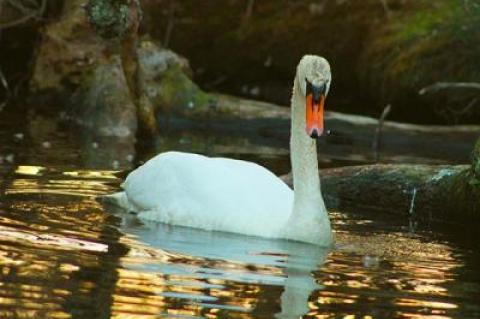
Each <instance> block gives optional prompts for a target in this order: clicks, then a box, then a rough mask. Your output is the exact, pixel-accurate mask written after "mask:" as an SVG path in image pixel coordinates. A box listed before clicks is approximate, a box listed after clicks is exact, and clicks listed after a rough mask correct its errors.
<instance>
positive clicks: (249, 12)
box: [243, 0, 255, 21]
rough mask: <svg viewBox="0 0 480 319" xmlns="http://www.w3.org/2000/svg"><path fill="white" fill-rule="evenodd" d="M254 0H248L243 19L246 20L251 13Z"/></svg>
mask: <svg viewBox="0 0 480 319" xmlns="http://www.w3.org/2000/svg"><path fill="white" fill-rule="evenodd" d="M254 4H255V0H248V4H247V9H246V10H245V15H244V16H243V19H244V21H248V20H249V19H250V18H251V17H252V14H253V5H254Z"/></svg>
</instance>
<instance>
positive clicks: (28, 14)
mask: <svg viewBox="0 0 480 319" xmlns="http://www.w3.org/2000/svg"><path fill="white" fill-rule="evenodd" d="M9 3H10V4H11V5H12V2H10V1H9ZM12 6H14V7H15V8H16V9H18V10H20V11H22V13H25V15H24V16H23V17H21V18H19V19H17V20H13V21H10V22H7V23H4V24H0V29H8V28H12V27H15V26H18V25H21V24H24V23H25V22H27V21H28V20H30V19H32V18H40V17H41V16H42V15H43V13H44V12H45V9H46V7H47V0H42V3H41V5H40V7H39V8H38V10H28V9H26V8H25V7H23V6H21V5H20V4H18V3H15V5H12ZM20 8H23V9H20Z"/></svg>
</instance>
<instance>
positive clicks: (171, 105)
mask: <svg viewBox="0 0 480 319" xmlns="http://www.w3.org/2000/svg"><path fill="white" fill-rule="evenodd" d="M159 90H160V97H159V104H160V106H161V109H163V110H164V111H168V110H173V111H174V112H175V111H177V110H179V111H180V112H189V113H195V110H200V109H202V108H205V107H208V105H209V101H210V96H209V95H208V94H207V93H205V92H203V91H202V90H200V88H199V87H198V86H197V85H196V84H195V83H193V82H192V81H191V80H190V78H189V77H188V76H187V75H186V74H185V73H184V72H183V70H182V68H181V66H179V65H171V66H170V67H169V68H168V69H167V70H166V71H165V73H164V74H163V76H162V79H161V81H160V88H159Z"/></svg>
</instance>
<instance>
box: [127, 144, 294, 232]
mask: <svg viewBox="0 0 480 319" xmlns="http://www.w3.org/2000/svg"><path fill="white" fill-rule="evenodd" d="M124 187H125V191H126V194H127V196H128V199H129V200H130V201H131V202H132V204H133V205H134V206H136V207H139V210H140V211H149V213H148V214H144V215H143V217H145V218H148V219H155V220H159V221H162V222H167V223H172V224H178V225H185V226H192V227H198V228H204V229H216V230H226V231H235V232H245V229H242V230H241V231H240V230H238V229H230V228H232V227H233V228H235V227H237V228H242V227H247V225H249V226H248V227H251V225H252V220H253V221H255V222H257V223H258V224H260V225H261V224H264V225H265V224H266V226H263V230H265V231H268V230H267V228H268V225H269V224H270V225H271V227H273V226H275V225H276V224H277V223H278V224H281V223H283V225H284V223H285V222H286V220H287V218H288V216H289V215H290V212H291V207H292V204H293V192H292V191H291V189H290V188H289V187H288V186H287V185H286V184H285V183H284V182H283V181H281V180H280V179H279V178H278V177H276V176H275V175H274V174H273V173H271V172H270V171H268V170H267V169H265V168H264V167H262V166H260V165H257V164H254V163H251V162H246V161H239V160H232V159H225V158H208V157H205V156H201V155H197V154H189V153H178V152H168V153H162V154H160V155H158V156H156V157H155V158H153V159H151V160H150V161H148V162H147V163H145V164H144V165H143V166H141V167H139V168H138V169H137V170H135V171H133V172H132V173H131V174H130V175H129V176H128V177H127V180H126V181H125V185H124ZM155 212H157V213H155ZM232 225H237V226H232ZM258 228H259V230H258V231H261V227H260V226H259V227H258ZM257 235H258V234H257ZM260 235H261V234H260ZM266 235H267V234H265V235H264V236H266Z"/></svg>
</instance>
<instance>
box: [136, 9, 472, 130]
mask: <svg viewBox="0 0 480 319" xmlns="http://www.w3.org/2000/svg"><path fill="white" fill-rule="evenodd" d="M382 2H383V3H385V4H386V6H383V5H382ZM144 3H145V6H146V8H147V9H146V21H147V23H146V27H147V28H148V30H149V31H150V33H151V34H152V35H153V36H154V37H155V38H157V39H158V40H160V41H165V40H168V44H169V46H170V47H171V48H172V49H173V50H175V51H177V52H179V53H180V54H183V55H185V56H187V57H188V58H189V60H190V61H191V63H192V65H193V68H194V70H195V76H196V78H197V81H198V83H200V85H201V86H202V87H204V88H206V89H209V90H212V89H214V90H219V91H223V92H228V93H230V94H234V95H243V96H247V97H251V98H256V99H258V98H260V99H264V100H269V101H272V102H276V103H279V104H282V105H286V104H288V101H289V97H290V82H291V75H292V74H293V73H294V72H293V71H294V70H293V66H294V65H296V63H297V61H298V60H299V58H300V57H301V56H302V55H303V54H305V53H315V54H320V55H323V56H325V57H326V58H327V59H328V60H329V61H330V62H331V64H332V70H333V73H334V77H333V78H334V79H333V80H334V85H333V86H332V92H331V95H330V97H329V98H330V101H331V102H332V103H331V104H330V107H333V108H334V110H336V111H341V112H350V113H357V114H360V113H362V114H368V115H375V116H376V115H377V114H379V113H380V112H381V110H382V109H383V108H384V107H385V105H386V104H392V106H393V108H392V114H391V118H392V119H395V120H402V121H408V122H421V123H455V122H458V123H472V124H473V123H476V122H478V121H479V120H480V113H479V112H478V111H476V109H478V108H476V109H475V108H471V109H469V112H464V113H461V112H459V111H460V110H463V109H464V108H465V107H466V106H467V105H468V103H470V102H471V100H472V92H469V91H467V92H465V91H461V92H448V94H445V95H435V96H431V97H426V98H425V97H420V96H418V94H417V92H418V91H419V90H420V89H421V88H423V87H425V86H427V85H430V84H432V83H434V82H438V81H462V82H467V81H477V82H478V81H480V75H479V70H480V65H479V63H478V55H479V52H478V45H475V43H478V39H479V38H480V33H479V32H480V31H479V30H480V18H479V17H480V13H479V10H480V9H479V8H480V6H479V2H478V0H472V1H457V0H438V1H433V2H432V1H428V0H387V1H378V0H365V1H356V0H346V1H326V0H325V1H313V0H300V1H277V0H265V1H254V2H253V7H248V6H247V2H246V1H238V0H237V1H235V0H234V1H228V2H225V1H218V0H217V1H211V2H208V3H205V4H202V6H198V4H197V3H196V1H191V0H185V1H173V0H161V1H153V0H146V1H145V2H144ZM249 9H252V10H251V11H249ZM172 10H173V14H172ZM172 25H173V31H171V32H169V31H168V30H171V29H172ZM167 35H168V37H167ZM167 38H168V39H167ZM458 113H460V114H458Z"/></svg>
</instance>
